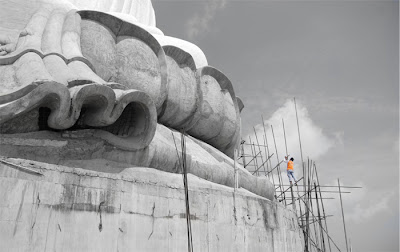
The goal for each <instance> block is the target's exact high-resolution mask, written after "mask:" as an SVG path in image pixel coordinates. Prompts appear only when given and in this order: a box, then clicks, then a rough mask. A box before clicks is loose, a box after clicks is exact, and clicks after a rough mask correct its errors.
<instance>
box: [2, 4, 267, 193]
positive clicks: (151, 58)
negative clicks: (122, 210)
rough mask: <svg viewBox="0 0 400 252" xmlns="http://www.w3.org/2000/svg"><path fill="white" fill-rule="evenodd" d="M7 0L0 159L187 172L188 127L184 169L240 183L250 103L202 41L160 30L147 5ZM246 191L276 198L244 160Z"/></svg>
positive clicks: (4, 7) (221, 181)
mask: <svg viewBox="0 0 400 252" xmlns="http://www.w3.org/2000/svg"><path fill="white" fill-rule="evenodd" d="M11 5H12V6H11ZM0 6H2V8H0V133H1V141H0V155H1V156H4V157H21V158H27V159H31V160H37V161H42V162H46V163H52V164H59V165H65V166H70V167H82V168H87V169H99V170H101V171H105V172H113V171H115V169H117V167H118V168H131V167H149V168H155V169H158V170H163V171H167V172H174V173H180V170H181V168H180V156H181V155H182V153H181V146H180V142H181V133H180V132H181V131H184V132H185V134H186V136H187V137H185V139H186V156H187V166H188V172H189V173H192V174H194V175H196V176H198V177H200V178H203V179H206V180H209V181H211V182H215V183H218V184H222V185H227V186H233V184H234V182H233V180H234V175H233V173H234V168H233V166H234V165H233V163H234V161H233V159H232V158H233V156H234V155H233V154H234V150H235V149H237V148H238V144H239V140H240V132H241V130H240V125H241V123H240V111H241V109H242V108H243V104H242V102H241V101H240V100H239V98H237V97H236V94H235V91H234V89H233V85H232V83H231V82H230V80H229V79H228V78H227V77H226V76H225V75H224V74H223V73H222V72H220V71H219V70H218V69H216V68H213V67H211V66H208V63H207V59H206V57H205V55H204V54H203V52H202V51H201V50H200V49H199V48H198V47H197V46H196V45H194V44H192V43H189V42H187V41H183V40H180V39H177V38H173V37H168V36H166V35H164V34H163V33H162V32H161V31H160V30H159V29H158V28H156V27H155V17H154V10H153V8H152V6H151V2H150V1H148V0H138V1H128V0H125V1H124V0H121V1H118V0H113V1H101V0H98V1H94V2H93V1H92V2H87V1H73V0H70V2H68V1H66V0H57V1H50V0H39V1H34V0H16V1H12V3H10V2H9V1H0ZM10 10H12V11H10ZM132 15H135V17H133V16H132ZM18 139H23V140H24V143H26V144H21V143H20V142H19V140H18ZM110 164H111V165H110ZM99 167H101V168H99ZM113 169H114V170H113ZM239 186H240V187H242V188H244V189H247V190H248V191H250V192H253V193H255V194H258V195H260V196H263V197H266V198H268V199H272V198H273V192H274V188H273V185H272V184H271V183H270V182H269V181H268V180H267V179H266V178H260V177H255V176H252V175H251V174H250V173H249V172H247V171H246V170H245V169H243V168H241V167H239Z"/></svg>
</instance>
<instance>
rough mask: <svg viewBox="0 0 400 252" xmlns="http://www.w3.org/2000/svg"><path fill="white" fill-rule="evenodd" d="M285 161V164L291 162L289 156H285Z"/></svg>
mask: <svg viewBox="0 0 400 252" xmlns="http://www.w3.org/2000/svg"><path fill="white" fill-rule="evenodd" d="M283 162H284V163H285V164H287V163H288V162H289V156H285V158H284V159H283Z"/></svg>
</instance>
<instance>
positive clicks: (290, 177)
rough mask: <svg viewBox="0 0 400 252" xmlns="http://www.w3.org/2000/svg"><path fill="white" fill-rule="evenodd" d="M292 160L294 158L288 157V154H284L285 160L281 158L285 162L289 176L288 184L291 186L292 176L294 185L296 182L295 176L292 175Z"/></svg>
mask: <svg viewBox="0 0 400 252" xmlns="http://www.w3.org/2000/svg"><path fill="white" fill-rule="evenodd" d="M293 161H294V158H293V157H291V158H290V159H289V155H287V156H285V160H283V162H285V163H287V176H288V177H289V182H290V186H292V178H293V181H294V183H295V185H296V184H297V183H296V178H295V177H294V171H293Z"/></svg>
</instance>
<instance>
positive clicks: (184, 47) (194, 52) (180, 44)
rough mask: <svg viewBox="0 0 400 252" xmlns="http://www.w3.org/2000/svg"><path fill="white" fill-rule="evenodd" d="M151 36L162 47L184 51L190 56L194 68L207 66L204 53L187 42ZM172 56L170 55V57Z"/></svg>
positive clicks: (168, 37)
mask: <svg viewBox="0 0 400 252" xmlns="http://www.w3.org/2000/svg"><path fill="white" fill-rule="evenodd" d="M153 36H154V37H155V38H156V39H157V40H158V42H159V43H160V44H161V45H162V46H163V47H167V46H171V47H175V48H179V49H180V50H181V51H184V52H186V53H188V54H190V55H191V57H192V58H193V61H194V63H195V66H196V67H195V68H196V69H197V68H201V67H205V66H208V62H207V58H206V56H205V55H204V52H203V51H202V50H201V49H200V48H199V47H198V46H196V45H195V44H192V43H190V42H188V41H185V40H182V39H178V38H174V37H170V36H163V35H158V34H153ZM171 56H172V55H171Z"/></svg>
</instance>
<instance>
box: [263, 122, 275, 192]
mask: <svg viewBox="0 0 400 252" xmlns="http://www.w3.org/2000/svg"><path fill="white" fill-rule="evenodd" d="M261 120H262V124H263V129H264V142H265V148H266V149H267V152H268V153H267V154H268V156H269V147H268V140H267V133H266V130H265V124H264V118H263V116H262V115H261ZM269 167H270V168H271V169H272V162H271V159H269ZM268 175H269V173H268ZM271 177H272V183H273V184H275V179H274V176H273V174H272V176H271ZM274 196H275V198H276V190H274Z"/></svg>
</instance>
